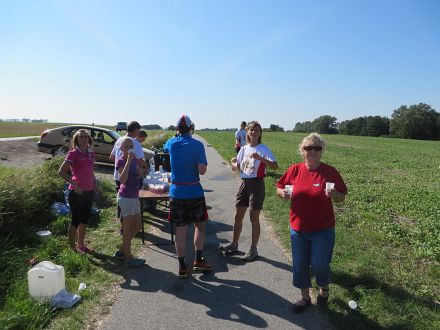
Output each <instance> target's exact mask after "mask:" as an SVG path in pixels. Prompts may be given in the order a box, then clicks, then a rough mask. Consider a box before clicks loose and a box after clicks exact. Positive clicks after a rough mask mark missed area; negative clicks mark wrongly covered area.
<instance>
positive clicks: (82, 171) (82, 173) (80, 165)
mask: <svg viewBox="0 0 440 330" xmlns="http://www.w3.org/2000/svg"><path fill="white" fill-rule="evenodd" d="M66 161H67V162H69V163H70V169H71V170H72V180H73V181H74V182H76V183H77V184H78V186H79V187H80V188H81V190H83V191H88V190H95V175H94V174H93V163H94V162H95V153H94V152H93V151H92V150H90V149H88V150H87V153H85V154H84V153H83V152H82V151H81V150H80V149H78V148H75V149H72V150H70V151H69V152H68V153H67V156H66ZM69 189H70V190H75V189H74V188H73V187H72V185H69Z"/></svg>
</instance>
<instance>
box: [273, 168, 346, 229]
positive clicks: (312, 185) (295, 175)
mask: <svg viewBox="0 0 440 330" xmlns="http://www.w3.org/2000/svg"><path fill="white" fill-rule="evenodd" d="M326 182H333V183H334V184H335V189H336V190H337V191H338V192H340V193H342V194H344V195H345V194H346V193H347V186H346V185H345V183H344V180H343V179H342V177H341V175H340V174H339V172H338V171H337V170H336V169H335V168H334V167H332V166H329V165H327V164H324V163H321V165H319V167H318V168H317V169H316V170H312V171H311V170H309V169H308V168H307V167H306V166H305V164H304V163H299V164H294V165H292V166H290V167H289V168H288V169H287V171H286V173H284V175H283V176H282V177H281V178H280V180H278V182H277V188H284V186H285V185H293V194H292V197H291V204H290V227H291V228H292V229H293V230H295V231H299V232H311V231H318V230H322V229H326V228H330V227H334V226H335V214H334V212H333V205H332V202H331V199H330V198H328V197H327V196H326V195H325V183H326Z"/></svg>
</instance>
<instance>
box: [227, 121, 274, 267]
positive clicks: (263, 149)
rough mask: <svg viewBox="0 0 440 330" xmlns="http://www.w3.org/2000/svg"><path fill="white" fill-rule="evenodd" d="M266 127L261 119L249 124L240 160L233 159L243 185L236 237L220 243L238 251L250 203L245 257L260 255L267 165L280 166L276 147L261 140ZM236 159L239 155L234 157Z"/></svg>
mask: <svg viewBox="0 0 440 330" xmlns="http://www.w3.org/2000/svg"><path fill="white" fill-rule="evenodd" d="M262 134H263V131H262V129H261V125H260V124H259V123H258V122H257V121H251V122H250V123H249V124H248V126H247V134H246V142H247V144H246V145H244V146H243V147H242V148H241V149H240V151H239V153H238V155H237V159H236V161H234V162H232V163H231V167H232V169H233V170H234V171H237V170H240V177H241V185H240V187H239V188H238V192H237V195H236V197H235V217H234V233H233V237H232V241H231V242H230V243H226V244H223V245H221V246H220V250H221V251H224V252H225V253H235V252H237V251H238V240H239V238H240V234H241V230H242V228H243V218H244V215H245V213H246V210H247V209H248V207H250V210H249V216H250V220H251V224H252V243H251V246H250V247H249V249H248V250H247V252H246V253H245V254H244V256H243V257H242V260H243V261H253V260H254V259H255V258H256V257H257V256H258V251H257V244H258V240H259V238H260V211H261V209H262V208H263V202H264V197H265V185H264V177H265V176H266V168H267V167H269V168H270V169H272V170H276V169H278V163H277V161H276V158H275V156H274V155H273V153H272V151H271V150H270V149H269V147H267V146H266V145H264V144H263V143H261V137H262ZM234 160H235V159H234Z"/></svg>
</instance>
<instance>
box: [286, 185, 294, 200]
mask: <svg viewBox="0 0 440 330" xmlns="http://www.w3.org/2000/svg"><path fill="white" fill-rule="evenodd" d="M284 189H286V190H287V192H288V193H289V197H290V198H292V194H293V186H292V185H290V184H286V185H285V186H284Z"/></svg>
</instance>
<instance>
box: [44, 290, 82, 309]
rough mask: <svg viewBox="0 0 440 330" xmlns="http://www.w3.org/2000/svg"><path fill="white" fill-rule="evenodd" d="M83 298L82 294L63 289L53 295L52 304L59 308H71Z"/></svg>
mask: <svg viewBox="0 0 440 330" xmlns="http://www.w3.org/2000/svg"><path fill="white" fill-rule="evenodd" d="M80 300H81V296H80V295H77V294H74V293H70V292H69V291H67V290H66V289H62V290H61V291H59V292H58V293H57V294H56V295H55V296H53V298H52V300H51V301H50V304H51V305H52V306H53V307H57V308H71V307H73V306H74V305H75V304H76V303H78V302H79V301H80Z"/></svg>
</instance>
